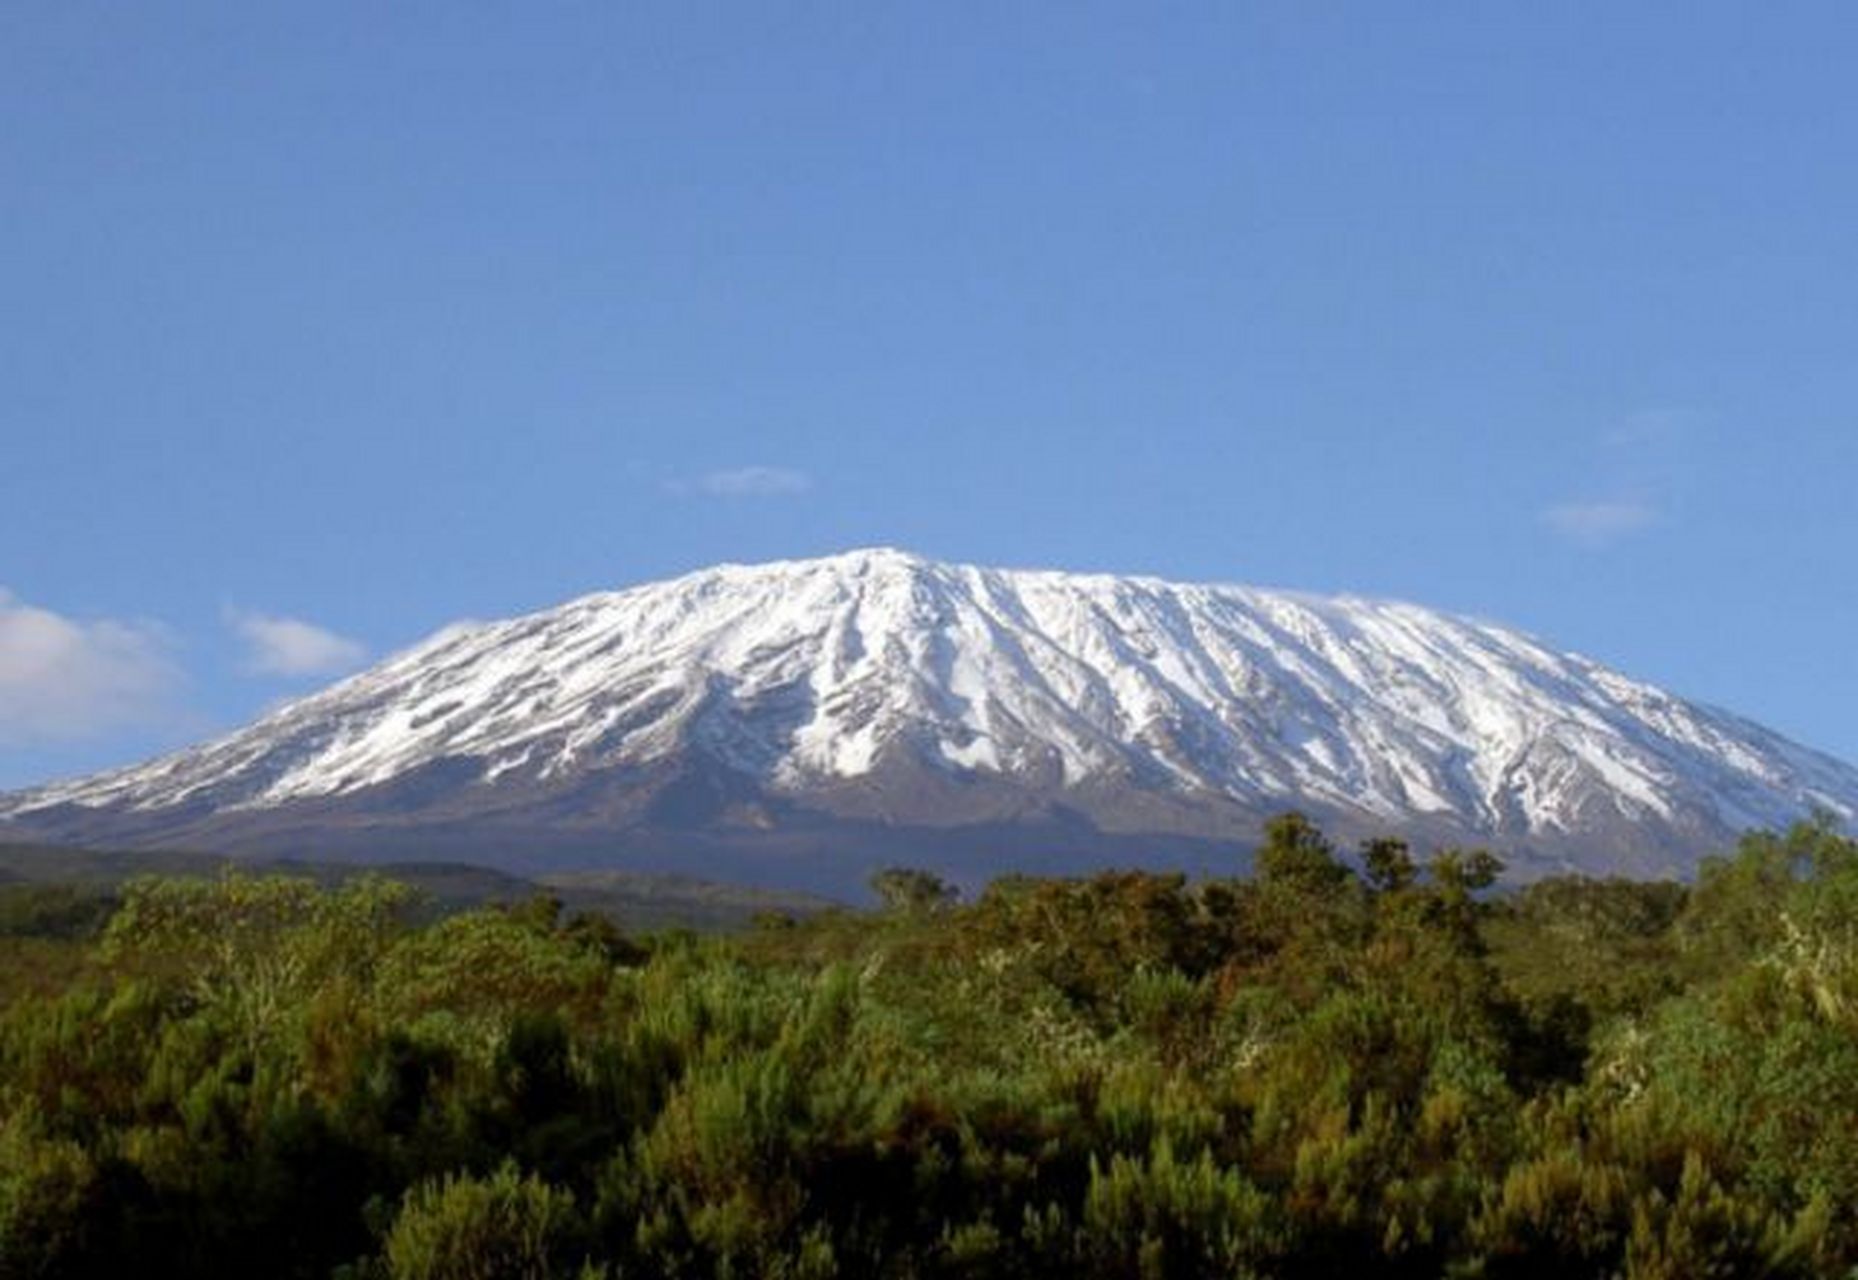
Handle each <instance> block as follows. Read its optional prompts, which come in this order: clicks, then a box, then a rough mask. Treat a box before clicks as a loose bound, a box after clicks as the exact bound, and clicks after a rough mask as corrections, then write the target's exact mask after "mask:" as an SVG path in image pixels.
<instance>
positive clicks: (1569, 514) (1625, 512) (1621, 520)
mask: <svg viewBox="0 0 1858 1280" xmlns="http://www.w3.org/2000/svg"><path fill="white" fill-rule="evenodd" d="M1542 519H1543V520H1544V521H1545V522H1546V523H1547V524H1548V526H1549V528H1551V529H1553V530H1554V531H1555V532H1556V533H1558V534H1560V535H1561V536H1562V537H1564V538H1566V539H1567V540H1568V541H1569V542H1572V543H1574V544H1576V545H1577V546H1582V547H1589V548H1593V549H1596V550H1597V549H1599V548H1602V547H1610V546H1612V545H1613V544H1614V543H1615V542H1618V541H1619V540H1620V539H1621V538H1624V537H1627V536H1628V535H1630V534H1634V533H1637V532H1638V531H1639V530H1641V529H1644V528H1646V527H1647V526H1649V525H1652V524H1656V523H1657V521H1658V511H1657V509H1656V508H1654V507H1653V506H1651V505H1650V504H1649V503H1644V502H1637V501H1624V500H1621V501H1604V502H1564V503H1560V504H1558V505H1556V506H1552V507H1550V508H1548V510H1546V511H1544V512H1543V513H1542Z"/></svg>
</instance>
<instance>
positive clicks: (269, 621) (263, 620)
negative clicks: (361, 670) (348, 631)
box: [226, 609, 368, 676]
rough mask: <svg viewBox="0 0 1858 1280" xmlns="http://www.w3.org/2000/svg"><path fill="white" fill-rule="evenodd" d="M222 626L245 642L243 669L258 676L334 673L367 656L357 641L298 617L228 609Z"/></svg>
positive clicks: (344, 669) (356, 663)
mask: <svg viewBox="0 0 1858 1280" xmlns="http://www.w3.org/2000/svg"><path fill="white" fill-rule="evenodd" d="M226 625H228V626H229V627H231V628H232V629H233V631H234V632H236V633H237V634H238V636H239V638H240V639H241V640H243V641H244V642H245V652H246V660H245V665H246V669H247V670H248V671H251V672H253V673H255V674H258V675H266V676H327V675H336V674H338V673H340V672H343V671H348V670H351V669H353V668H355V667H357V666H360V665H361V663H362V660H363V659H365V658H366V657H367V656H368V651H367V649H366V647H365V646H363V645H362V644H360V643H359V642H357V641H354V640H350V639H349V638H348V637H346V636H339V635H337V634H336V633H335V632H333V631H330V630H327V629H326V628H323V627H319V626H317V625H316V624H315V623H312V622H305V621H303V620H302V619H301V618H281V617H276V616H273V615H271V614H265V613H249V612H247V611H245V610H243V609H228V610H226Z"/></svg>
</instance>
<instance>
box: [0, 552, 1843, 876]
mask: <svg viewBox="0 0 1858 1280" xmlns="http://www.w3.org/2000/svg"><path fill="white" fill-rule="evenodd" d="M1290 807H1298V808H1302V809H1304V810H1306V811H1309V812H1311V813H1313V814H1315V815H1317V816H1318V817H1319V818H1320V819H1321V820H1322V821H1324V822H1325V823H1326V824H1327V825H1329V826H1330V828H1331V829H1332V831H1333V832H1334V833H1335V834H1337V835H1338V836H1342V837H1352V836H1356V835H1361V834H1366V833H1369V832H1379V831H1390V832H1402V833H1406V834H1408V835H1410V836H1413V837H1416V838H1418V839H1419V840H1421V841H1446V840H1451V841H1465V840H1476V841H1481V842H1487V843H1491V844H1493V845H1494V846H1496V847H1497V848H1499V849H1500V850H1501V851H1503V852H1505V853H1506V854H1508V855H1509V856H1510V858H1511V860H1512V864H1513V865H1514V866H1516V867H1517V868H1518V869H1519V870H1521V871H1523V872H1524V873H1527V872H1529V871H1531V870H1534V871H1541V870H1544V869H1548V868H1551V867H1555V866H1563V865H1569V866H1581V867H1585V868H1588V869H1594V870H1612V869H1621V870H1632V871H1637V872H1650V871H1667V870H1669V871H1679V872H1681V871H1684V870H1687V869H1689V868H1690V867H1691V866H1692V865H1693V864H1694V861H1695V859H1696V858H1697V857H1698V856H1699V855H1700V854H1701V853H1704V852H1707V851H1711V850H1715V849H1720V848H1722V847H1724V846H1725V845H1726V844H1727V843H1728V842H1729V841H1731V840H1732V839H1733V837H1734V835H1735V834H1736V833H1737V832H1738V831H1740V830H1742V829H1745V828H1748V827H1751V826H1775V825H1780V824H1785V823H1787V822H1789V821H1791V820H1793V819H1794V818H1796V817H1798V816H1800V815H1802V814H1803V813H1805V812H1807V811H1808V810H1809V809H1811V808H1814V807H1818V808H1824V809H1829V810H1831V811H1833V812H1835V813H1837V814H1839V815H1841V816H1842V817H1845V818H1847V819H1849V818H1851V817H1852V816H1853V815H1854V814H1858V770H1854V769H1853V768H1852V767H1850V766H1848V765H1846V764H1843V763H1841V762H1839V761H1837V760H1834V759H1832V758H1830V757H1828V756H1825V755H1822V754H1819V753H1817V752H1814V751H1811V750H1809V749H1807V748H1805V747H1801V746H1798V745H1796V744H1794V743H1791V742H1789V741H1787V740H1785V739H1783V738H1781V737H1779V736H1778V735H1776V734H1774V733H1771V732H1769V731H1767V730H1765V729H1762V728H1761V727H1759V726H1757V725H1754V724H1751V723H1750V722H1748V721H1746V720H1743V719H1740V718H1738V717H1735V716H1733V715H1729V714H1727V713H1724V712H1721V711H1716V710H1713V709H1709V708H1706V707H1702V706H1698V705H1696V704H1693V703H1688V702H1685V701H1683V700H1682V699H1679V698H1676V697H1673V696H1672V695H1670V694H1668V693H1665V692H1662V691H1661V690H1659V689H1656V688H1654V687H1652V686H1650V685H1647V684H1643V683H1640V682H1638V681H1636V680H1632V679H1629V678H1627V677H1626V676H1623V675H1620V674H1618V673H1616V672H1614V671H1611V670H1608V669H1607V668H1605V667H1603V666H1601V665H1599V664H1597V663H1595V662H1591V661H1589V660H1587V659H1586V658H1582V657H1578V656H1575V655H1572V654H1567V653H1562V652H1558V651H1556V650H1554V649H1551V648H1548V647H1546V646H1545V645H1543V644H1542V643H1541V642H1539V641H1537V640H1534V639H1532V638H1530V637H1528V636H1525V635H1522V634H1520V633H1518V632H1516V631H1512V630H1508V629H1506V628H1503V627H1500V626H1493V625H1491V624H1488V623H1484V622H1478V621H1472V620H1469V619H1466V618H1459V617H1452V616H1448V615H1445V614H1441V613H1437V612H1434V611H1431V610H1428V609H1423V608H1419V607H1416V606H1413V605H1408V604H1398V603H1390V602H1383V601H1374V600H1364V599H1356V598H1348V597H1344V598H1320V597H1314V596H1306V595H1299V594H1291V593H1285V592H1276V591H1262V590H1254V589H1250V588H1245V587H1235V586H1202V585H1188V584H1178V583H1170V582H1164V581H1159V580H1156V579H1153V578H1136V577H1111V576H1102V575H1083V574H1068V573H1053V572H1027V571H1017V570H997V569H984V568H975V567H970V566H965V565H954V564H942V563H936V562H932V561H928V560H924V559H921V558H918V557H915V556H911V555H908V554H904V553H901V552H897V551H889V550H876V551H860V552H853V553H850V554H846V555H841V556H835V557H832V558H829V559H820V560H808V561H794V562H782V563H775V564H766V565H754V566H737V565H725V566H720V567H717V568H714V569H709V570H705V571H702V572H699V573H694V574H691V575H689V576H687V577H683V578H679V579H676V580H674V581H670V582H662V583H654V584H649V585H645V586H640V587H635V588H632V589H630V590H625V591H618V592H613V593H609V594H600V595H593V596H587V597H585V598H582V599H579V600H574V601H571V602H569V603H568V604H565V605H562V606H561V607H559V608H556V609H550V610H546V611H544V612H541V613H535V614H531V615H528V616H526V617H521V618H515V619H511V620H509V621H503V622H490V623H482V624H477V623H472V624H460V625H456V626H452V627H449V628H447V629H445V630H443V631H441V632H440V633H438V634H437V635H435V636H433V637H432V638H431V639H430V640H427V641H426V642H424V643H423V644H420V645H418V646H416V647H415V648H412V649H410V650H407V651H405V652H403V653H401V654H399V655H398V656H396V657H393V658H391V659H389V660H387V661H385V662H383V663H381V664H380V665H378V666H376V667H374V668H373V669H371V670H369V671H366V672H363V673H362V674H360V675H357V676H354V677H352V678H350V679H347V680H344V681H342V682H341V683H339V684H337V685H335V686H333V687H332V688H330V689H328V690H326V691H324V692H322V693H318V694H316V695H314V696H312V697H308V698H305V699H303V700H301V701H298V702H295V703H292V704H290V705H288V706H285V707H283V708H281V709H280V710H278V711H276V712H274V713H272V714H270V715H268V716H265V717H264V718H263V719H261V720H259V721H258V722H257V723H255V724H253V725H251V726H250V727H249V728H246V729H243V730H240V731H239V732H237V733H233V734H231V735H229V736H227V737H225V738H222V739H220V740H219V741H216V742H212V743H209V744H207V745H205V746H202V747H199V748H196V749H193V750H189V751H184V752H181V753H178V754H175V755H171V756H167V757H165V758H162V759H158V760H155V761H153V762H152V763H149V764H146V765H142V766H139V767H136V768H131V769H125V770H120V771H117V772H113V773H109V774H104V775H101V776H98V777H93V778H86V779H82V780H79V781H75V782H71V783H66V784H61V785H54V786H48V787H43V788H39V789H36V790H32V791H27V792H19V793H14V794H12V795H10V796H0V833H6V832H9V831H10V832H13V833H25V834H32V835H38V836H50V837H53V838H64V839H75V840H84V841H89V842H93V843H94V842H111V843H117V844H129V845H138V846H147V847H152V846H155V845H192V846H195V847H206V848H227V849H235V850H246V849H261V848H262V849H266V850H268V851H273V852H277V851H287V852H288V851H299V850H302V851H309V850H317V851H322V852H330V851H342V850H349V851H360V850H372V849H379V850H380V851H381V852H382V853H383V854H385V853H387V852H390V851H391V852H392V853H394V854H396V855H404V854H405V853H406V852H407V851H408V850H409V848H430V849H432V850H434V851H438V850H440V849H444V850H447V851H456V850H458V849H459V848H460V847H466V848H469V849H474V850H476V851H478V852H480V853H483V852H486V851H493V850H494V851H495V852H496V853H498V854H499V855H501V856H502V858H503V860H506V861H510V860H522V859H528V860H532V861H533V860H535V859H554V860H556V861H561V860H567V861H577V860H578V861H582V862H587V861H596V860H605V859H612V860H621V861H624V860H628V859H630V860H634V861H637V860H640V859H643V860H646V861H654V860H655V861H658V862H667V861H675V860H677V859H678V858H679V857H690V858H697V859H708V860H709V861H710V862H711V863H712V864H714V862H715V861H716V860H717V859H719V858H721V859H723V860H724V862H726V863H727V864H728V868H729V869H732V870H734V871H736V872H738V873H740V872H741V871H742V870H743V869H744V867H748V868H749V869H750V871H751V872H755V871H757V870H759V871H767V870H769V869H770V868H774V869H776V870H777V871H778V870H779V869H780V867H783V866H785V867H787V868H788V869H791V868H792V867H793V866H798V865H799V864H800V862H803V861H806V856H807V855H820V856H822V857H824V858H826V859H828V860H831V859H835V858H836V859H838V860H839V863H841V864H844V863H846V862H847V860H849V861H850V862H853V863H856V865H855V866H847V867H846V868H845V869H846V870H847V872H848V873H849V875H850V878H852V879H855V878H856V877H857V876H858V875H862V874H863V871H864V870H865V869H867V867H868V865H869V864H870V863H871V862H873V861H884V860H891V859H894V857H895V856H896V855H897V854H898V853H899V852H903V853H907V854H909V855H911V856H915V857H917V858H918V859H919V860H923V861H930V862H933V861H936V860H937V859H938V855H940V854H946V855H948V859H954V860H956V861H959V860H960V858H958V857H957V855H958V854H961V855H962V856H965V857H966V858H967V860H968V862H970V863H973V864H977V865H982V864H987V862H988V859H990V858H991V859H992V862H993V864H997V869H1006V868H1009V867H1013V866H1017V865H1026V861H1025V860H1026V859H1027V858H1031V859H1033V860H1034V862H1035V863H1037V864H1038V865H1051V863H1050V862H1049V861H1048V860H1046V856H1047V855H1049V857H1050V858H1053V859H1057V860H1058V862H1060V863H1064V862H1066V861H1067V860H1068V861H1069V862H1071V863H1081V862H1084V861H1089V860H1102V859H1104V858H1112V859H1116V860H1126V856H1127V855H1130V854H1132V853H1135V852H1140V851H1147V852H1149V853H1153V854H1155V855H1156V856H1157V857H1160V858H1163V859H1166V858H1169V857H1185V856H1187V855H1188V854H1189V853H1191V852H1192V851H1195V850H1198V851H1199V852H1200V853H1201V854H1208V855H1211V854H1212V853H1214V852H1215V851H1220V850H1225V849H1229V848H1231V847H1235V846H1242V845H1244V844H1245V843H1246V842H1247V841H1248V840H1249V838H1250V837H1251V836H1252V835H1254V834H1255V832H1256V829H1257V824H1258V822H1259V821H1260V820H1261V819H1262V818H1264V817H1266V816H1268V815H1270V814H1272V813H1275V812H1279V811H1281V810H1284V809H1286V808H1290ZM963 851H965V853H964V852H963ZM1222 856H1223V855H1222ZM757 859H760V860H761V861H760V862H757V861H756V860H757ZM782 859H786V860H787V861H786V862H785V863H783V862H782ZM944 860H945V861H946V860H947V859H944ZM1189 860H1191V859H1189ZM807 865H808V866H813V865H814V864H813V863H811V862H808V863H807ZM685 869H704V868H701V867H698V868H690V867H686V868H685ZM708 869H710V870H714V869H715V867H714V865H711V866H710V867H709V868H708ZM771 878H775V879H781V878H786V879H795V878H801V879H810V880H812V881H814V882H832V881H834V880H835V879H836V877H835V876H834V875H832V874H824V875H823V876H822V875H821V874H819V873H817V869H816V868H815V870H809V871H807V872H806V873H805V874H804V875H799V876H792V875H785V874H784V873H782V874H775V875H773V876H772V877H771Z"/></svg>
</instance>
